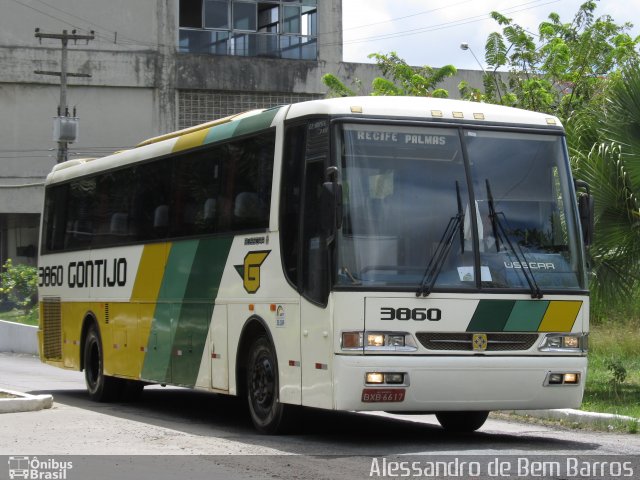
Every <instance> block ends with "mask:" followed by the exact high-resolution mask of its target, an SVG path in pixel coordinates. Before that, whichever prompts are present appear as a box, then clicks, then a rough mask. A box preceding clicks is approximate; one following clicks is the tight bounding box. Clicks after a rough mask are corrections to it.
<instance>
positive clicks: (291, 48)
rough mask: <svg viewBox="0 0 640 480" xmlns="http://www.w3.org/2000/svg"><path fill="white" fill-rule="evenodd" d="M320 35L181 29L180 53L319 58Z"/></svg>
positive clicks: (296, 58) (301, 58)
mask: <svg viewBox="0 0 640 480" xmlns="http://www.w3.org/2000/svg"><path fill="white" fill-rule="evenodd" d="M317 40H318V39H317V37H314V36H305V35H283V34H274V33H244V32H227V31H219V30H201V29H189V28H181V29H180V38H179V43H178V50H179V52H180V53H201V54H209V55H235V56H241V57H270V58H286V59H290V60H317V58H318V41H317Z"/></svg>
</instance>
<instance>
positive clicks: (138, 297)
mask: <svg viewBox="0 0 640 480" xmlns="http://www.w3.org/2000/svg"><path fill="white" fill-rule="evenodd" d="M170 250H171V244H170V243H155V244H151V245H145V246H144V250H143V252H142V258H141V259H140V266H139V267H138V274H137V275H136V281H135V283H134V285H133V291H132V292H131V301H132V302H153V303H155V302H156V300H157V299H158V294H159V292H160V285H162V277H163V276H164V267H165V266H166V264H167V258H169V251H170Z"/></svg>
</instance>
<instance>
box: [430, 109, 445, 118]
mask: <svg viewBox="0 0 640 480" xmlns="http://www.w3.org/2000/svg"><path fill="white" fill-rule="evenodd" d="M431 116H432V117H434V118H442V110H431Z"/></svg>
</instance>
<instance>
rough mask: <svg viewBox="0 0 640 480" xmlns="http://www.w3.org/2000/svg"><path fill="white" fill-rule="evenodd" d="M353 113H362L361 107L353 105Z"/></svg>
mask: <svg viewBox="0 0 640 480" xmlns="http://www.w3.org/2000/svg"><path fill="white" fill-rule="evenodd" d="M351 113H362V107H359V106H357V105H353V106H352V107H351Z"/></svg>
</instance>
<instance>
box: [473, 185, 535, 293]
mask: <svg viewBox="0 0 640 480" xmlns="http://www.w3.org/2000/svg"><path fill="white" fill-rule="evenodd" d="M485 182H486V184H487V200H488V203H489V219H490V220H491V227H492V228H493V238H494V239H495V242H496V251H499V250H500V246H499V237H500V236H502V238H503V243H504V244H505V245H508V246H509V250H511V252H512V253H513V255H514V256H515V257H516V259H517V260H518V263H519V264H520V266H521V267H522V273H523V275H524V278H525V280H526V281H527V284H528V285H529V289H530V290H531V298H542V297H543V294H542V290H540V287H539V286H538V282H536V278H535V276H534V275H533V272H532V271H531V267H530V266H529V262H527V258H526V257H525V256H524V252H523V251H522V249H521V248H520V244H518V243H517V242H516V246H517V248H516V247H514V245H513V243H512V242H511V239H510V238H509V235H507V232H506V230H505V228H504V224H503V222H504V223H506V224H507V225H508V222H507V217H506V216H505V214H504V212H496V208H495V204H494V203H493V195H492V194H491V186H490V185H489V180H488V179H487V180H485ZM500 216H502V219H503V220H502V221H501V220H500Z"/></svg>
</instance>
